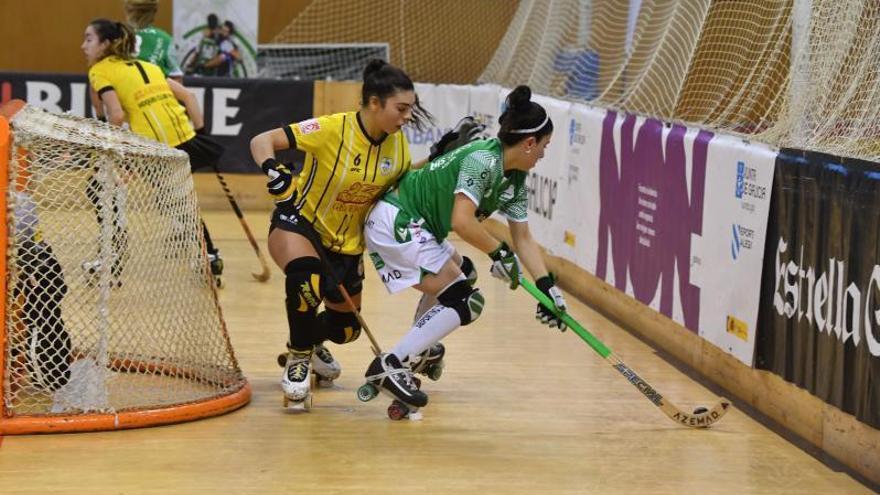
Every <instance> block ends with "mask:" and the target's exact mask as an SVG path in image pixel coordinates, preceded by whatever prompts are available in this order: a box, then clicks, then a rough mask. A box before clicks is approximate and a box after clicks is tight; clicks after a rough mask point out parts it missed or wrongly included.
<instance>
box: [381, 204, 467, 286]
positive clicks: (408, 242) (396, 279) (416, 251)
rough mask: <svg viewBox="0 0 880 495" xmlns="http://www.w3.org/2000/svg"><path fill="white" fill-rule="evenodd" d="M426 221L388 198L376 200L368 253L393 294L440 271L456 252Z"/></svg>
mask: <svg viewBox="0 0 880 495" xmlns="http://www.w3.org/2000/svg"><path fill="white" fill-rule="evenodd" d="M423 222H424V220H423V219H413V218H411V216H410V215H409V214H408V213H406V212H405V211H402V210H401V209H400V208H398V207H397V206H394V205H392V204H390V203H386V202H385V201H379V202H378V203H376V206H375V207H373V211H371V212H370V216H369V217H367V222H366V224H365V225H364V237H365V238H366V241H367V253H368V254H369V255H370V261H372V262H373V266H374V267H376V271H377V272H379V277H381V278H382V282H384V283H385V288H386V289H388V292H390V293H392V294H394V293H396V292H400V291H401V290H403V289H406V288H407V287H412V286H413V285H416V284H418V283H419V282H421V281H422V275H423V274H424V273H425V272H427V273H439V272H440V269H441V268H442V267H443V265H444V264H446V262H447V261H449V259H450V258H452V254H453V253H454V252H455V248H454V247H452V244H450V243H449V241H447V240H445V239H444V240H443V241H442V242H439V243H438V242H437V238H436V237H434V234H432V233H430V232H428V231H427V230H426V229H424V228H423V226H422V223H423Z"/></svg>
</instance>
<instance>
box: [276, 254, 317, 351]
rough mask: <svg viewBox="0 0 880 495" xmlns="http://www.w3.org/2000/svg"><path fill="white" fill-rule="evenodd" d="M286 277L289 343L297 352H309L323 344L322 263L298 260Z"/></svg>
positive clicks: (287, 269)
mask: <svg viewBox="0 0 880 495" xmlns="http://www.w3.org/2000/svg"><path fill="white" fill-rule="evenodd" d="M284 273H285V275H286V278H285V282H284V290H285V293H286V295H287V298H286V300H285V307H286V308H287V324H288V326H289V327H290V341H289V342H290V345H291V346H293V347H294V348H297V349H305V348H307V347H310V346H312V345H314V344H316V343H318V341H319V340H320V333H321V332H320V329H319V328H318V318H317V316H318V306H320V305H321V261H320V260H318V258H312V257H302V258H297V259H295V260H293V261H291V262H290V263H288V264H287V266H286V267H284Z"/></svg>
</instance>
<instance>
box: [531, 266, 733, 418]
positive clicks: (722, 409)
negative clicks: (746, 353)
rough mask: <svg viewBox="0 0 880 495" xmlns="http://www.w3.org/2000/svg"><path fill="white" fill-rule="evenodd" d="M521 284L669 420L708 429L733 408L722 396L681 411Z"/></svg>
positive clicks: (541, 295)
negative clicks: (710, 404)
mask: <svg viewBox="0 0 880 495" xmlns="http://www.w3.org/2000/svg"><path fill="white" fill-rule="evenodd" d="M519 283H520V285H522V286H523V288H524V289H525V290H526V291H527V292H528V293H529V294H531V295H532V296H533V297H534V298H535V299H537V300H538V301H539V302H540V303H541V304H543V305H544V306H545V307H546V308H549V309H550V310H551V311H553V313H554V314H555V315H557V316H559V317H560V318H562V321H563V322H565V324H566V325H568V326H569V328H571V329H572V331H573V332H574V333H576V334H577V335H578V337H580V338H581V339H583V340H584V342H586V343H587V344H588V345H589V346H590V347H591V348H592V349H593V350H594V351H596V353H598V354H599V355H600V356H602V357H603V358H605V360H606V361H608V363H609V364H610V365H611V367H612V368H614V369H616V370H617V371H618V372H619V373H620V374H621V375H623V377H624V378H626V379H627V381H629V382H630V383H631V384H632V385H633V386H634V387H636V388H637V389H639V392H641V393H642V395H644V396H645V397H647V398H648V400H649V401H651V402H652V403H653V404H654V405H655V406H657V407H659V408H660V411H662V412H663V414H665V415H666V417H668V418H669V419H671V420H673V421H675V422H676V423H679V424H682V425H685V426H688V427H691V428H707V427H709V426H711V425H712V424H714V423H716V422H718V421H719V420H720V419H721V418H722V417H723V416H724V415H725V414H727V411H728V409H729V408H730V401H729V400H727V399H725V398H723V397H722V398H720V399H719V400H718V401H717V402H716V403H715V405H714V406H713V407H712V408H711V409H708V410H707V409H706V408H705V407H698V408H696V409H694V412H693V413H686V412H684V411H682V410H681V409H679V408H678V407H676V406H675V405H674V404H672V403H671V402H669V401H668V400H667V399H665V398H664V397H663V396H662V395H660V393H659V392H657V390H655V389H654V387H652V386H651V385H649V384H648V382H646V381H645V380H643V379H642V378H641V377H640V376H639V375H637V374H636V372H635V371H633V370H632V368H630V367H629V366H627V365H626V364H625V363H624V362H623V361H622V360H621V359H620V358H619V357H617V356H616V355H615V354H614V353H613V352H611V349H609V348H608V347H606V346H605V344H603V343H602V341H600V340H599V339H597V338H596V337H594V336H593V334H591V333H590V332H589V331H587V329H585V328H584V327H583V326H582V325H581V324H580V323H578V322H577V320H575V319H574V318H572V317H571V316H570V315H569V314H568V313H566V312H564V311H563V312H559V311H558V310H557V309H556V306H555V305H554V304H553V301H551V300H550V298H549V297H547V296H546V295H545V294H544V293H543V292H541V291H540V290H539V289H538V288H537V287H535V286H534V284H532V283H531V282H529V281H528V280H526V279H525V277H520V280H519Z"/></svg>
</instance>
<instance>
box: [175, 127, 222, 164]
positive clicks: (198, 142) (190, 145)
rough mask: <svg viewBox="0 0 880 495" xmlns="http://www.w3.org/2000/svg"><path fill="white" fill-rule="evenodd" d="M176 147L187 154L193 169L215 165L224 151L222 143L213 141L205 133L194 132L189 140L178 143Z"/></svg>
mask: <svg viewBox="0 0 880 495" xmlns="http://www.w3.org/2000/svg"><path fill="white" fill-rule="evenodd" d="M177 149H179V150H181V151H184V152H186V154H187V155H189V166H190V169H191V170H193V171H195V170H197V169H200V168H205V167H211V168H214V167H216V166H217V162H218V161H219V160H220V156H221V155H222V154H223V151H225V148H224V147H223V145H222V144H220V143H218V142H217V141H214V140H213V139H211V137H209V136H208V135H207V134H196V135H195V137H193V138H192V139H190V140H189V141H186V142H183V143H180V144H178V145H177Z"/></svg>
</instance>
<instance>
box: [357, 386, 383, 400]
mask: <svg viewBox="0 0 880 495" xmlns="http://www.w3.org/2000/svg"><path fill="white" fill-rule="evenodd" d="M377 395H379V390H378V389H377V388H376V387H375V386H374V385H373V384H372V383H365V384H363V385H361V386H360V387H358V389H357V396H358V399H360V401H361V402H367V401H371V400H373V399H375V398H376V396H377Z"/></svg>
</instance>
